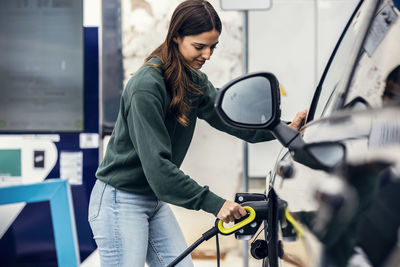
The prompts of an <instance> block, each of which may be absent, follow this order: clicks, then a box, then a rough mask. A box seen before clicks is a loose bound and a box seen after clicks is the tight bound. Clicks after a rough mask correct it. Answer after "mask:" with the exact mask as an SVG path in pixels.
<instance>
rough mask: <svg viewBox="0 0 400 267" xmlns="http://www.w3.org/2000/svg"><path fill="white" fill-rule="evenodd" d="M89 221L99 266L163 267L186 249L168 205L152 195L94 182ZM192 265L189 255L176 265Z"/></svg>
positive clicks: (182, 266) (181, 266)
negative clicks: (133, 192)
mask: <svg viewBox="0 0 400 267" xmlns="http://www.w3.org/2000/svg"><path fill="white" fill-rule="evenodd" d="M89 223H90V227H91V228H92V231H93V236H94V239H95V241H96V244H97V247H98V251H99V254H100V262H101V266H102V267H109V266H110V267H111V266H112V267H119V266H124V267H125V266H130V267H143V266H144V264H145V262H146V263H147V265H148V266H149V267H159V266H160V267H161V266H162V267H164V266H167V265H168V264H169V263H170V262H172V261H173V260H174V259H175V258H176V257H177V256H178V255H179V254H180V253H182V252H183V251H184V250H185V249H186V248H187V245H186V241H185V239H184V236H183V234H182V232H181V229H180V228H179V225H178V222H177V221H176V219H175V216H174V214H173V213H172V211H171V208H170V207H169V206H168V204H166V203H164V202H162V201H160V200H158V199H157V198H156V197H155V196H154V195H138V194H131V193H127V192H124V191H121V190H118V189H115V188H114V187H112V186H110V185H108V184H105V183H103V182H102V181H100V180H97V181H96V184H95V186H94V187H93V190H92V193H91V196H90V203H89ZM176 266H180V267H187V266H190V267H192V266H193V263H192V259H191V257H190V255H189V256H187V257H186V258H184V259H183V260H182V261H181V262H180V263H179V264H178V265H176Z"/></svg>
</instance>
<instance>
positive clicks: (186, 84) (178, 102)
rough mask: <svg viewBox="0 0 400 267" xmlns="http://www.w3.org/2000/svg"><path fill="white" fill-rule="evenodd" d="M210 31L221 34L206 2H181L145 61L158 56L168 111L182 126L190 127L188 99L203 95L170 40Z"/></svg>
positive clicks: (210, 7)
mask: <svg viewBox="0 0 400 267" xmlns="http://www.w3.org/2000/svg"><path fill="white" fill-rule="evenodd" d="M213 29H215V30H217V31H218V32H219V33H221V31H222V24H221V20H220V18H219V16H218V14H217V12H216V11H215V9H214V8H213V6H212V5H211V4H210V3H209V2H207V1H206V0H187V1H184V2H182V3H181V4H179V5H178V6H177V7H176V9H175V11H174V13H173V14H172V18H171V22H170V25H169V29H168V34H167V37H166V39H165V41H164V42H163V43H162V44H161V45H160V46H159V47H158V48H156V49H155V50H154V51H153V52H152V53H151V54H150V55H149V56H148V57H147V58H146V61H148V60H149V59H150V58H153V57H158V58H159V59H160V60H161V61H162V62H163V66H162V70H163V75H164V80H165V84H166V86H167V90H169V91H170V92H171V94H172V100H171V104H170V106H169V110H170V112H171V113H172V114H174V115H175V117H176V119H177V120H178V122H179V123H180V124H182V125H184V126H187V125H188V124H189V119H188V117H187V116H186V114H187V113H188V111H189V110H190V103H189V100H188V99H187V98H188V96H190V95H199V94H202V91H201V90H200V89H199V88H197V87H196V85H195V84H194V83H193V82H192V81H191V79H190V76H191V73H193V69H192V68H191V67H190V66H189V64H188V63H187V62H186V61H185V59H184V58H183V56H182V55H181V53H180V52H179V49H178V44H176V43H175V42H174V41H173V38H174V37H181V38H183V37H185V36H188V35H197V34H201V33H203V32H208V31H211V30H213Z"/></svg>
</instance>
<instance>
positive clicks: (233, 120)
mask: <svg viewBox="0 0 400 267" xmlns="http://www.w3.org/2000/svg"><path fill="white" fill-rule="evenodd" d="M215 108H216V111H217V113H218V115H219V116H220V117H221V119H222V120H223V121H224V122H225V123H227V124H228V125H231V126H233V127H236V128H241V129H253V130H256V129H264V130H270V131H271V132H272V134H273V135H274V136H275V137H276V138H277V139H278V140H279V142H280V143H281V144H282V145H283V146H285V147H288V148H289V149H292V150H293V149H300V148H301V147H302V146H303V145H304V141H303V138H302V137H301V135H300V133H299V132H298V131H296V130H294V129H292V128H291V127H289V126H287V125H286V123H283V122H281V120H280V117H281V110H280V88H279V82H278V80H277V79H276V77H275V76H274V75H273V74H272V73H269V72H255V73H249V74H245V75H242V76H240V77H238V78H236V79H234V80H232V81H230V82H229V83H227V84H226V85H224V86H223V87H222V88H221V89H220V90H219V91H218V95H217V98H216V102H215Z"/></svg>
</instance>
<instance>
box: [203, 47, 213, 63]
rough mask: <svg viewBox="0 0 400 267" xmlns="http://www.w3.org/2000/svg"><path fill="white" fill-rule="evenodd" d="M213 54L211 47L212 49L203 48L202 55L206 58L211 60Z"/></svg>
mask: <svg viewBox="0 0 400 267" xmlns="http://www.w3.org/2000/svg"><path fill="white" fill-rule="evenodd" d="M211 54H212V52H211V49H210V48H205V49H203V53H202V55H201V56H202V57H203V58H204V59H205V60H209V59H210V58H211Z"/></svg>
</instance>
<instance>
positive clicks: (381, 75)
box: [345, 1, 400, 107]
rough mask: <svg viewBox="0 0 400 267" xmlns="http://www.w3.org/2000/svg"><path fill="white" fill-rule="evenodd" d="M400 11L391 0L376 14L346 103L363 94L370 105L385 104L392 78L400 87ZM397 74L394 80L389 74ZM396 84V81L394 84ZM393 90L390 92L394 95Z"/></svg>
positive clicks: (363, 97)
mask: <svg viewBox="0 0 400 267" xmlns="http://www.w3.org/2000/svg"><path fill="white" fill-rule="evenodd" d="M399 15H400V12H399V10H398V9H397V8H396V7H395V6H393V5H392V2H391V1H388V2H386V3H384V4H383V5H382V6H381V7H380V8H379V11H378V13H377V15H376V16H375V18H374V22H373V24H372V26H371V29H370V30H369V34H368V37H367V40H366V42H365V43H364V45H363V50H362V54H361V56H360V60H359V61H358V64H357V66H356V69H355V70H356V71H355V73H354V76H353V78H352V82H351V85H350V87H349V90H348V93H347V97H346V101H345V105H347V104H348V103H351V102H352V101H354V99H357V98H362V99H364V100H365V101H366V102H367V103H368V105H369V106H371V107H380V106H382V99H383V98H382V95H383V93H384V91H385V88H386V90H387V88H388V87H389V86H391V84H390V83H391V82H394V83H397V86H399V88H400V77H398V76H400V71H399V66H400V49H399V46H400V18H399ZM391 73H392V76H393V75H397V78H396V77H395V78H394V80H393V81H390V80H391V79H390V78H388V77H389V76H390V74H391ZM393 86H396V85H393ZM391 96H392V93H390V92H388V97H389V98H391Z"/></svg>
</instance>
